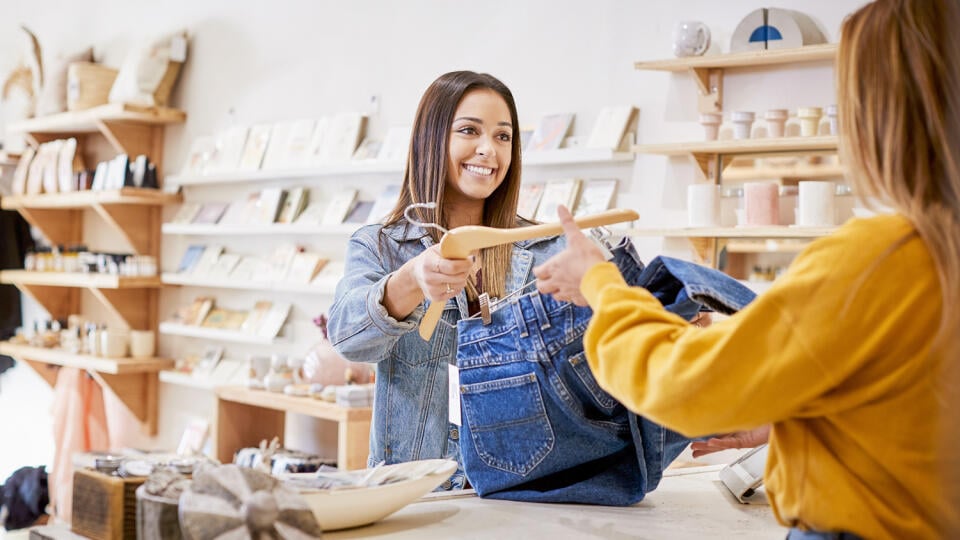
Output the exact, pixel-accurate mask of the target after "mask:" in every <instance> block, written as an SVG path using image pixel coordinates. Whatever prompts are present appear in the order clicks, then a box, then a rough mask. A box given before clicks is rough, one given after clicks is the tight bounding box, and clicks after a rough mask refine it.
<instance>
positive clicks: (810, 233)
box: [617, 226, 837, 238]
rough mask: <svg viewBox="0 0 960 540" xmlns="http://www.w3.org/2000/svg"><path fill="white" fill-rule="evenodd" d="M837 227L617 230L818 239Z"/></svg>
mask: <svg viewBox="0 0 960 540" xmlns="http://www.w3.org/2000/svg"><path fill="white" fill-rule="evenodd" d="M835 230H837V227H789V226H774V227H677V228H649V229H647V228H636V229H623V230H618V231H617V232H618V234H622V235H623V236H665V237H673V238H819V237H821V236H826V235H828V234H830V233H832V232H833V231H835Z"/></svg>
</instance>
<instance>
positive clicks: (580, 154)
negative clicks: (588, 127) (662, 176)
mask: <svg viewBox="0 0 960 540" xmlns="http://www.w3.org/2000/svg"><path fill="white" fill-rule="evenodd" d="M635 158H636V156H635V155H634V153H633V152H616V151H614V150H611V149H609V148H559V149H557V150H540V151H538V152H524V153H523V165H524V166H540V165H569V164H574V163H627V162H633V160H634V159H635Z"/></svg>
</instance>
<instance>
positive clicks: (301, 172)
mask: <svg viewBox="0 0 960 540" xmlns="http://www.w3.org/2000/svg"><path fill="white" fill-rule="evenodd" d="M403 169H404V164H403V163H402V162H399V161H380V160H376V159H365V160H356V161H345V162H339V163H330V164H327V165H322V166H319V165H318V166H316V167H311V168H306V169H286V170H283V169H279V170H262V171H231V172H224V173H211V174H202V175H190V174H181V175H176V176H170V177H169V178H167V182H169V183H171V184H175V185H180V186H196V185H215V184H238V183H242V182H265V181H270V180H297V179H305V178H318V177H324V176H346V175H360V174H389V173H396V174H398V175H402V174H403Z"/></svg>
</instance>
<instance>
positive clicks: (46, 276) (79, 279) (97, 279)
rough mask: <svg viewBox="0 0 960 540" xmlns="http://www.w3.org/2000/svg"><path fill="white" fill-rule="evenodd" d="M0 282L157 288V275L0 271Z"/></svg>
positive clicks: (158, 284) (48, 285)
mask: <svg viewBox="0 0 960 540" xmlns="http://www.w3.org/2000/svg"><path fill="white" fill-rule="evenodd" d="M0 283H10V284H13V285H21V284H22V285H42V286H47V287H84V288H88V289H144V288H159V287H161V286H162V285H163V284H162V282H161V281H160V278H159V277H128V276H114V275H109V274H80V273H67V272H31V271H28V270H3V271H0Z"/></svg>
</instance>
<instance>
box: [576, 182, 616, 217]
mask: <svg viewBox="0 0 960 540" xmlns="http://www.w3.org/2000/svg"><path fill="white" fill-rule="evenodd" d="M616 191H617V180H616V179H615V178H597V179H593V180H588V181H586V182H584V183H583V185H582V187H581V188H580V199H579V200H578V201H577V206H576V207H575V208H574V210H573V215H574V216H589V215H591V214H598V213H600V212H603V211H604V210H607V209H609V208H610V205H611V204H612V203H613V196H614V195H615V194H616Z"/></svg>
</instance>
